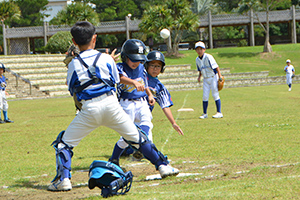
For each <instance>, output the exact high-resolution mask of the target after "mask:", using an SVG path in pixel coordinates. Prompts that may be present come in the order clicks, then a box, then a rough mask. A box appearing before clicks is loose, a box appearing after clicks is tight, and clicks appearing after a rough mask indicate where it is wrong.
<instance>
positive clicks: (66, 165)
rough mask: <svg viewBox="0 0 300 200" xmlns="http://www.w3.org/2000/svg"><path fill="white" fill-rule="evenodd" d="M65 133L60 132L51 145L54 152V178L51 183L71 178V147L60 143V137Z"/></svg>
mask: <svg viewBox="0 0 300 200" xmlns="http://www.w3.org/2000/svg"><path fill="white" fill-rule="evenodd" d="M64 133H65V131H62V132H60V133H59V135H58V136H57V138H56V140H55V141H54V142H53V143H52V144H51V145H53V148H54V149H55V151H56V176H55V177H54V179H53V180H52V182H54V181H56V180H57V179H60V180H63V179H64V178H71V173H70V171H71V158H72V157H73V151H72V149H73V147H69V146H68V145H67V144H65V143H64V142H63V141H62V136H63V134H64Z"/></svg>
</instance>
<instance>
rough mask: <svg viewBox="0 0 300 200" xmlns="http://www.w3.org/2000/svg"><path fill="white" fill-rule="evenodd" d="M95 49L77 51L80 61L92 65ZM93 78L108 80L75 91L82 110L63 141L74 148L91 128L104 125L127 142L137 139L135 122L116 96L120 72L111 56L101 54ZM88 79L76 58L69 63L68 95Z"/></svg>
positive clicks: (89, 74) (85, 70) (88, 75)
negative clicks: (129, 117) (116, 85)
mask: <svg viewBox="0 0 300 200" xmlns="http://www.w3.org/2000/svg"><path fill="white" fill-rule="evenodd" d="M98 53H99V52H98V51H96V50H92V49H90V50H87V51H83V52H81V53H80V57H81V58H82V60H83V61H84V62H85V63H86V64H87V65H88V66H92V65H93V62H94V60H95V58H96V56H97V55H98ZM94 71H95V73H96V77H98V78H101V79H104V80H106V81H108V82H109V83H110V84H108V85H106V84H105V83H103V82H101V81H100V82H99V83H94V84H92V85H90V86H88V87H87V88H85V89H84V90H83V91H81V92H78V93H77V94H76V96H77V99H78V101H79V102H81V103H82V109H81V111H80V112H79V113H78V115H77V116H76V117H75V118H74V120H73V121H72V122H71V124H70V125H69V126H68V128H67V129H66V131H65V133H64V135H63V138H62V140H63V141H64V143H66V144H67V145H68V146H70V147H75V146H77V145H78V144H79V142H80V141H81V140H82V139H83V138H84V137H85V136H87V135H88V134H89V133H90V132H91V131H93V130H94V129H95V128H97V127H99V126H107V127H109V128H112V129H113V130H115V131H117V132H118V133H119V134H120V135H121V136H122V137H124V138H125V139H126V140H128V141H135V142H138V141H139V134H138V132H137V129H136V127H135V125H134V124H133V123H132V122H130V121H128V116H127V114H126V113H125V112H124V110H123V109H122V107H121V106H120V104H119V102H118V99H117V97H116V95H115V92H114V91H115V87H114V85H115V84H117V83H119V81H120V78H119V73H118V70H117V67H116V64H115V62H114V60H113V59H112V57H111V56H110V55H108V54H101V56H100V58H99V60H98V61H97V63H96V68H94ZM90 80H91V73H90V72H89V71H88V69H87V68H86V67H85V66H84V65H83V64H82V63H81V62H80V61H79V59H78V57H75V58H74V59H73V60H72V61H71V62H70V64H69V65H68V75H67V83H68V88H69V91H70V94H71V95H73V93H74V92H75V91H76V88H78V87H79V86H80V85H83V84H84V83H86V82H88V81H90Z"/></svg>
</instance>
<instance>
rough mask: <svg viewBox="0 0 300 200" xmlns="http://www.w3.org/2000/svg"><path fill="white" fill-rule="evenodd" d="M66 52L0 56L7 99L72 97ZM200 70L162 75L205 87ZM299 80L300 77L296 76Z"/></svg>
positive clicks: (245, 78) (231, 79) (175, 84)
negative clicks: (4, 68) (200, 79)
mask: <svg viewBox="0 0 300 200" xmlns="http://www.w3.org/2000/svg"><path fill="white" fill-rule="evenodd" d="M64 58H65V55H52V54H49V55H28V56H1V57H0V60H1V62H3V63H4V65H5V66H6V68H7V69H8V70H7V72H6V73H5V76H6V77H7V78H8V88H7V91H8V92H9V93H10V96H9V97H8V98H32V97H54V96H69V95H70V94H69V92H68V88H67V85H66V76H67V68H66V66H65V64H64V63H63V59H64ZM220 70H221V73H222V75H223V76H224V77H225V85H224V88H229V87H249V86H261V85H275V84H285V81H286V79H285V76H278V77H269V72H268V71H261V72H245V73H231V72H230V68H221V69H220ZM198 74H199V73H198V71H197V70H195V69H191V65H190V64H186V65H172V66H166V69H165V72H164V73H162V74H160V75H159V79H160V81H161V82H162V83H163V84H164V85H165V86H166V87H167V88H168V90H170V91H172V90H196V89H202V81H201V82H200V83H198V82H197V78H198ZM293 83H300V76H296V77H295V78H294V79H293Z"/></svg>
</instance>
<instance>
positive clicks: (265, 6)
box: [239, 0, 290, 52]
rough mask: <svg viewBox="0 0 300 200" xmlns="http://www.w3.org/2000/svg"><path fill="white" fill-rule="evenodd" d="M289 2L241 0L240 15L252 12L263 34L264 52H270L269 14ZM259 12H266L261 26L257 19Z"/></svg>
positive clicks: (285, 0)
mask: <svg viewBox="0 0 300 200" xmlns="http://www.w3.org/2000/svg"><path fill="white" fill-rule="evenodd" d="M288 2H290V1H289V0H242V1H241V4H240V10H239V11H240V13H244V12H247V11H249V10H250V9H252V10H253V12H254V15H255V16H254V17H255V18H256V19H257V20H258V22H259V24H260V26H261V27H262V29H263V30H264V32H265V44H264V50H263V51H264V52H272V47H271V44H270V25H269V12H270V11H271V10H274V9H276V7H278V6H283V5H286V4H287V3H288ZM259 11H265V12H266V23H265V24H263V23H262V22H261V19H259V17H258V12H259Z"/></svg>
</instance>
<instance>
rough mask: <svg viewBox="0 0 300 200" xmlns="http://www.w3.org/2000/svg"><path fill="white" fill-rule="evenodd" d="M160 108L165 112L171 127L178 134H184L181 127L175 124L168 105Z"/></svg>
mask: <svg viewBox="0 0 300 200" xmlns="http://www.w3.org/2000/svg"><path fill="white" fill-rule="evenodd" d="M162 110H163V112H164V113H165V115H166V117H167V118H168V120H169V121H170V122H171V124H172V126H173V128H174V129H175V130H176V131H177V132H178V133H179V135H184V134H183V131H182V130H181V128H180V127H179V126H178V125H177V124H176V122H175V120H174V117H173V115H172V111H171V109H170V107H166V108H163V109H162Z"/></svg>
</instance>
